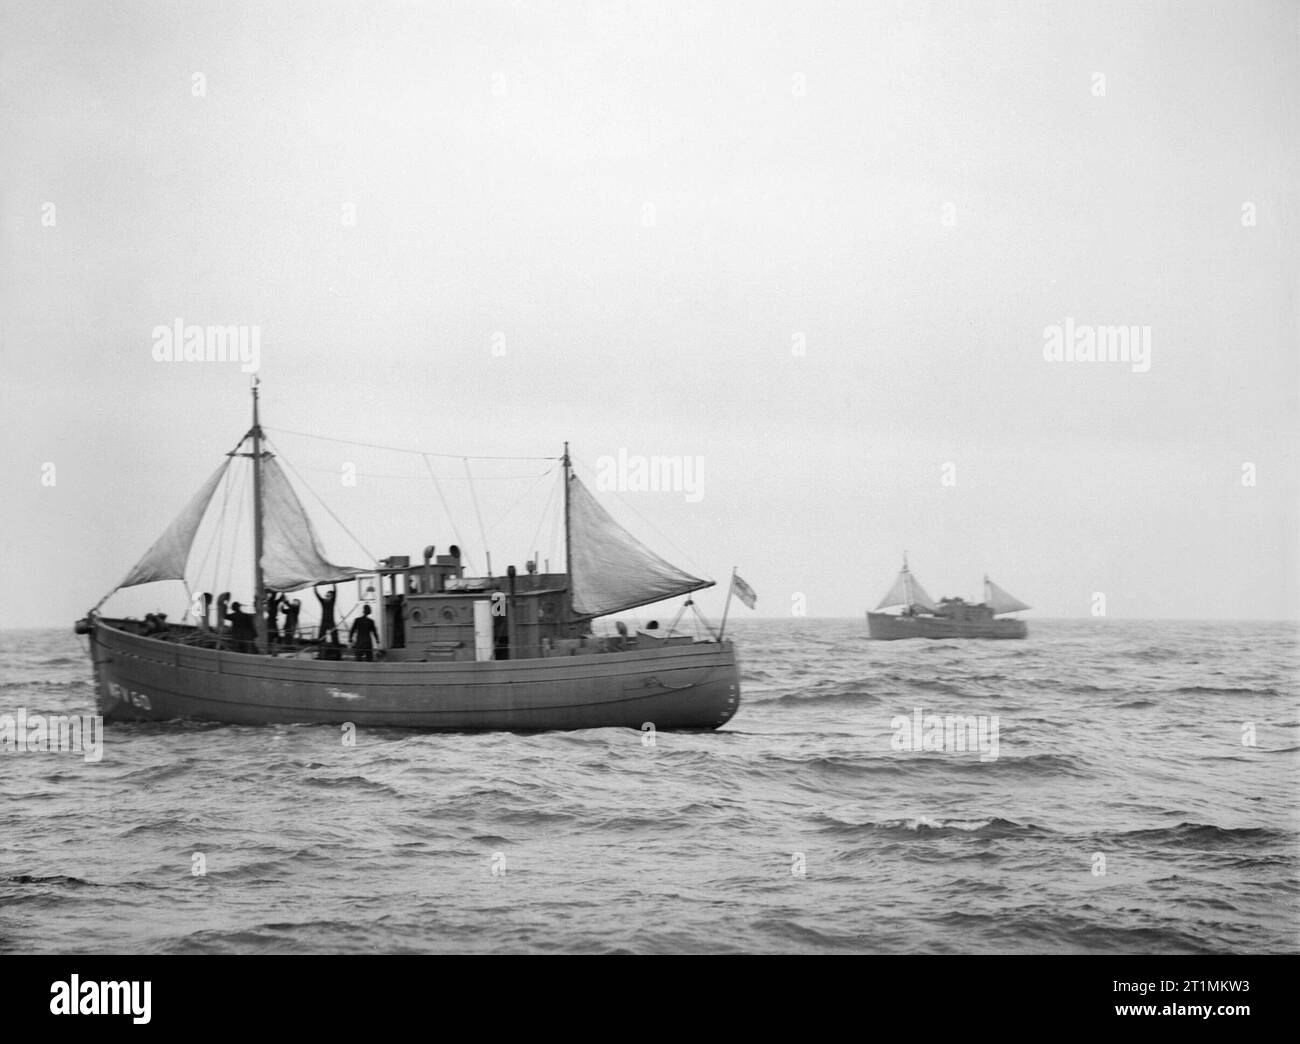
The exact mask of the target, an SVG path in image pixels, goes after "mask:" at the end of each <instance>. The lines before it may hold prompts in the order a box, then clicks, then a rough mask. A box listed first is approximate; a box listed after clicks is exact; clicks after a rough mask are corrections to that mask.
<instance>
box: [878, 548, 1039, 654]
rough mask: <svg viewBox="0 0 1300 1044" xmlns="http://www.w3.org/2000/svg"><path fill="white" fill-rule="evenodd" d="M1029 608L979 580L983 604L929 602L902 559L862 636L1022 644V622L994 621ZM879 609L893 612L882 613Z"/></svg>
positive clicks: (956, 600) (949, 600)
mask: <svg viewBox="0 0 1300 1044" xmlns="http://www.w3.org/2000/svg"><path fill="white" fill-rule="evenodd" d="M1028 608H1030V607H1029V606H1027V605H1026V604H1025V603H1024V602H1022V601H1020V599H1018V598H1016V597H1014V596H1012V595H1009V594H1007V592H1006V591H1004V590H1002V588H1000V587H999V586H998V585H997V584H995V583H994V582H993V581H992V580H990V579H989V578H988V577H987V576H985V577H984V601H983V602H981V603H979V604H971V603H970V602H967V601H966V600H965V599H962V598H942V599H940V600H939V601H938V602H935V601H934V600H933V599H932V598H931V597H930V596H929V595H928V594H926V593H925V589H924V588H923V587H922V586H921V585H920V584H919V583H917V581H916V578H915V577H914V576H913V575H912V572H911V570H910V569H908V567H907V556H906V555H904V556H903V569H902V572H900V573H899V574H898V579H897V580H895V581H894V586H893V587H891V588H890V589H889V593H888V594H887V595H885V597H884V598H882V599H881V600H880V604H879V605H878V606H876V611H875V612H868V613H867V633H868V634H869V635H870V636H871V637H872V638H879V639H882V640H885V641H892V640H896V639H899V638H1024V637H1025V636H1026V635H1028V634H1029V628H1028V626H1027V625H1026V624H1025V622H1024V621H1023V620H1017V619H1008V620H999V619H997V617H999V616H1002V615H1004V614H1006V613H1018V612H1020V611H1021V610H1024V609H1028ZM882 609H899V610H901V611H900V612H896V613H884V612H881V611H880V610H882Z"/></svg>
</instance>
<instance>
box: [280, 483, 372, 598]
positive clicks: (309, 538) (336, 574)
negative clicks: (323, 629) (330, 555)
mask: <svg viewBox="0 0 1300 1044" xmlns="http://www.w3.org/2000/svg"><path fill="white" fill-rule="evenodd" d="M367 572H374V570H373V569H356V568H353V567H352V566H340V565H335V564H334V563H332V562H330V561H328V560H327V559H326V558H325V552H324V550H322V548H321V546H320V538H319V537H317V536H316V529H315V527H313V526H312V524H311V519H309V518H308V517H307V512H306V511H304V510H303V506H302V502H301V501H300V500H299V499H298V495H297V494H296V493H294V491H293V487H292V486H290V485H289V479H288V478H287V477H286V476H285V474H284V471H283V470H282V469H281V467H280V465H279V464H277V463H276V461H275V458H273V457H272V458H270V459H267V460H265V461H264V462H263V463H262V578H263V583H264V584H265V585H266V589H267V590H268V591H293V590H297V589H298V588H300V587H307V586H309V585H310V584H320V583H333V582H338V581H340V580H348V579H350V578H352V577H354V576H356V575H357V574H358V573H367Z"/></svg>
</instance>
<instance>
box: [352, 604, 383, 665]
mask: <svg viewBox="0 0 1300 1044" xmlns="http://www.w3.org/2000/svg"><path fill="white" fill-rule="evenodd" d="M377 633H378V632H377V629H376V628H375V621H374V620H372V619H370V606H366V607H365V608H363V609H362V610H361V615H360V616H358V617H357V618H356V620H354V621H353V623H352V629H351V630H350V631H348V640H349V641H350V642H351V643H352V648H353V650H355V653H356V658H357V659H358V660H368V661H370V662H371V663H373V662H374V660H375V652H374V648H375V646H374V639H375V635H376V634H377Z"/></svg>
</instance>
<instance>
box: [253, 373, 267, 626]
mask: <svg viewBox="0 0 1300 1044" xmlns="http://www.w3.org/2000/svg"><path fill="white" fill-rule="evenodd" d="M257 385H258V380H257V375H256V374H254V375H253V427H252V430H250V431H249V433H248V434H249V435H250V436H251V437H252V440H253V626H254V627H255V628H256V630H257V636H258V638H259V639H260V638H261V637H262V633H263V628H262V613H263V612H264V608H263V606H264V604H265V602H266V584H265V582H264V581H263V578H262V425H261V423H260V421H259V418H258V408H257V406H258V404H257ZM267 651H268V652H270V649H269V648H268V649H267Z"/></svg>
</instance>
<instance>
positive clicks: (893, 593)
mask: <svg viewBox="0 0 1300 1044" xmlns="http://www.w3.org/2000/svg"><path fill="white" fill-rule="evenodd" d="M896 605H904V606H907V607H908V608H920V609H928V610H929V611H930V612H934V611H935V610H936V609H938V608H939V607H938V606H937V605H935V604H934V601H933V599H931V598H930V596H929V595H928V594H926V593H925V589H924V588H923V587H922V586H921V585H920V584H918V583H917V582H916V580H915V579H914V578H913V577H912V573H911V570H909V569H908V568H907V566H903V571H902V572H901V573H899V574H898V579H897V580H895V581H894V586H893V587H891V588H890V589H889V593H888V594H887V595H885V597H884V598H882V599H881V600H880V604H879V605H878V606H876V609H877V610H880V609H891V608H893V607H894V606H896Z"/></svg>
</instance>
